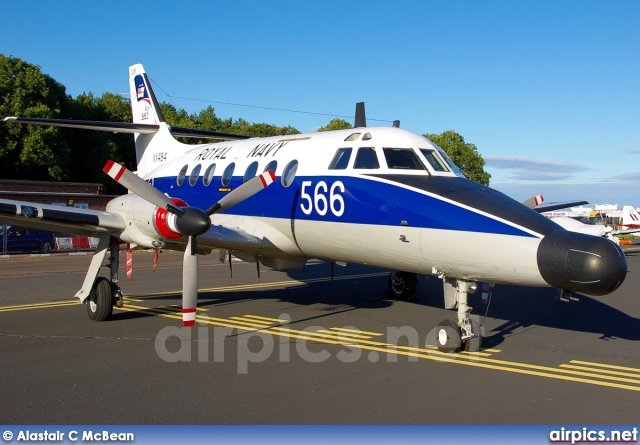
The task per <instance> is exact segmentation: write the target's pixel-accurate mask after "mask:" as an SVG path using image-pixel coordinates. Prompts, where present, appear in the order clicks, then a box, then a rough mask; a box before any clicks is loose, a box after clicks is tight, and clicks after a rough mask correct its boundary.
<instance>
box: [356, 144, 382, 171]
mask: <svg viewBox="0 0 640 445" xmlns="http://www.w3.org/2000/svg"><path fill="white" fill-rule="evenodd" d="M353 168H380V163H379V162H378V156H377V155H376V149H375V148H373V147H361V148H359V149H358V154H357V155H356V161H355V163H354V164H353Z"/></svg>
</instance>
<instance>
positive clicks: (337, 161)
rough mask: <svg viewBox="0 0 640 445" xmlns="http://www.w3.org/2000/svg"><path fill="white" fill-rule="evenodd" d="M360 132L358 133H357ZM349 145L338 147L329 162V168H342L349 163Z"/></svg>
mask: <svg viewBox="0 0 640 445" xmlns="http://www.w3.org/2000/svg"><path fill="white" fill-rule="evenodd" d="M358 134H360V133H358ZM351 151H352V149H351V147H349V148H338V151H336V154H335V155H334V156H333V159H332V160H331V164H329V170H344V169H345V168H347V166H348V165H349V159H351Z"/></svg>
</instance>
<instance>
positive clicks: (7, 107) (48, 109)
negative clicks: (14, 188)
mask: <svg viewBox="0 0 640 445" xmlns="http://www.w3.org/2000/svg"><path fill="white" fill-rule="evenodd" d="M68 100H69V98H68V97H67V95H66V88H65V87H64V85H62V84H60V83H58V82H56V81H55V80H54V79H53V78H51V77H50V76H48V75H46V74H43V73H42V70H41V69H40V67H39V66H36V65H31V64H29V63H26V62H24V61H22V60H20V59H18V58H15V57H5V56H4V55H2V54H0V116H2V117H4V116H25V117H42V118H56V117H61V116H62V115H63V114H64V112H65V109H66V108H67V106H68ZM69 160H70V149H69V146H68V145H67V143H66V141H65V140H64V138H63V137H62V131H61V129H60V128H56V127H41V126H36V125H19V124H4V125H0V165H2V170H3V176H4V177H5V178H8V179H18V178H24V177H31V178H34V179H41V180H42V179H49V180H51V179H53V180H64V179H67V178H68V172H69V165H70V164H69Z"/></svg>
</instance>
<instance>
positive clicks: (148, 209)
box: [107, 194, 187, 248]
mask: <svg viewBox="0 0 640 445" xmlns="http://www.w3.org/2000/svg"><path fill="white" fill-rule="evenodd" d="M173 202H174V203H175V204H176V205H177V206H185V207H186V205H187V204H186V203H185V202H184V201H181V200H179V199H175V198H174V199H173ZM107 211H109V212H114V213H117V214H119V215H120V216H121V217H122V218H123V219H124V220H125V221H126V224H127V227H126V228H125V230H124V231H123V232H122V234H121V235H120V238H121V239H122V240H123V241H126V242H127V243H133V244H137V245H139V246H142V247H147V248H158V247H164V246H165V244H166V241H165V240H166V239H167V238H170V239H171V238H178V237H180V236H182V235H181V234H180V233H178V232H177V231H176V228H175V223H174V222H173V220H174V219H175V218H174V215H172V214H170V213H168V212H167V211H166V210H165V209H161V208H159V207H156V206H155V205H153V204H151V203H150V202H149V201H147V200H145V199H143V198H141V197H140V196H138V195H135V194H128V195H124V196H119V197H117V198H115V199H113V200H111V201H110V202H109V204H107Z"/></svg>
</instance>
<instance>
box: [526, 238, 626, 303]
mask: <svg viewBox="0 0 640 445" xmlns="http://www.w3.org/2000/svg"><path fill="white" fill-rule="evenodd" d="M537 259H538V269H539V270H540V275H542V278H543V279H544V280H545V281H546V282H547V283H549V285H551V286H554V287H559V288H562V289H567V290H571V291H576V292H580V293H584V294H588V295H606V294H608V293H610V292H613V291H614V290H616V289H617V288H618V287H619V286H620V285H621V284H622V282H623V281H624V279H625V277H626V276H627V258H626V257H625V256H624V253H623V252H622V249H620V247H618V246H617V245H616V244H614V243H612V242H611V241H609V240H608V239H605V238H600V237H597V236H592V235H585V234H582V233H576V232H569V231H563V230H558V231H555V232H552V233H550V234H549V235H547V236H545V237H544V238H543V239H542V241H541V242H540V245H539V246H538V256H537Z"/></svg>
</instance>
